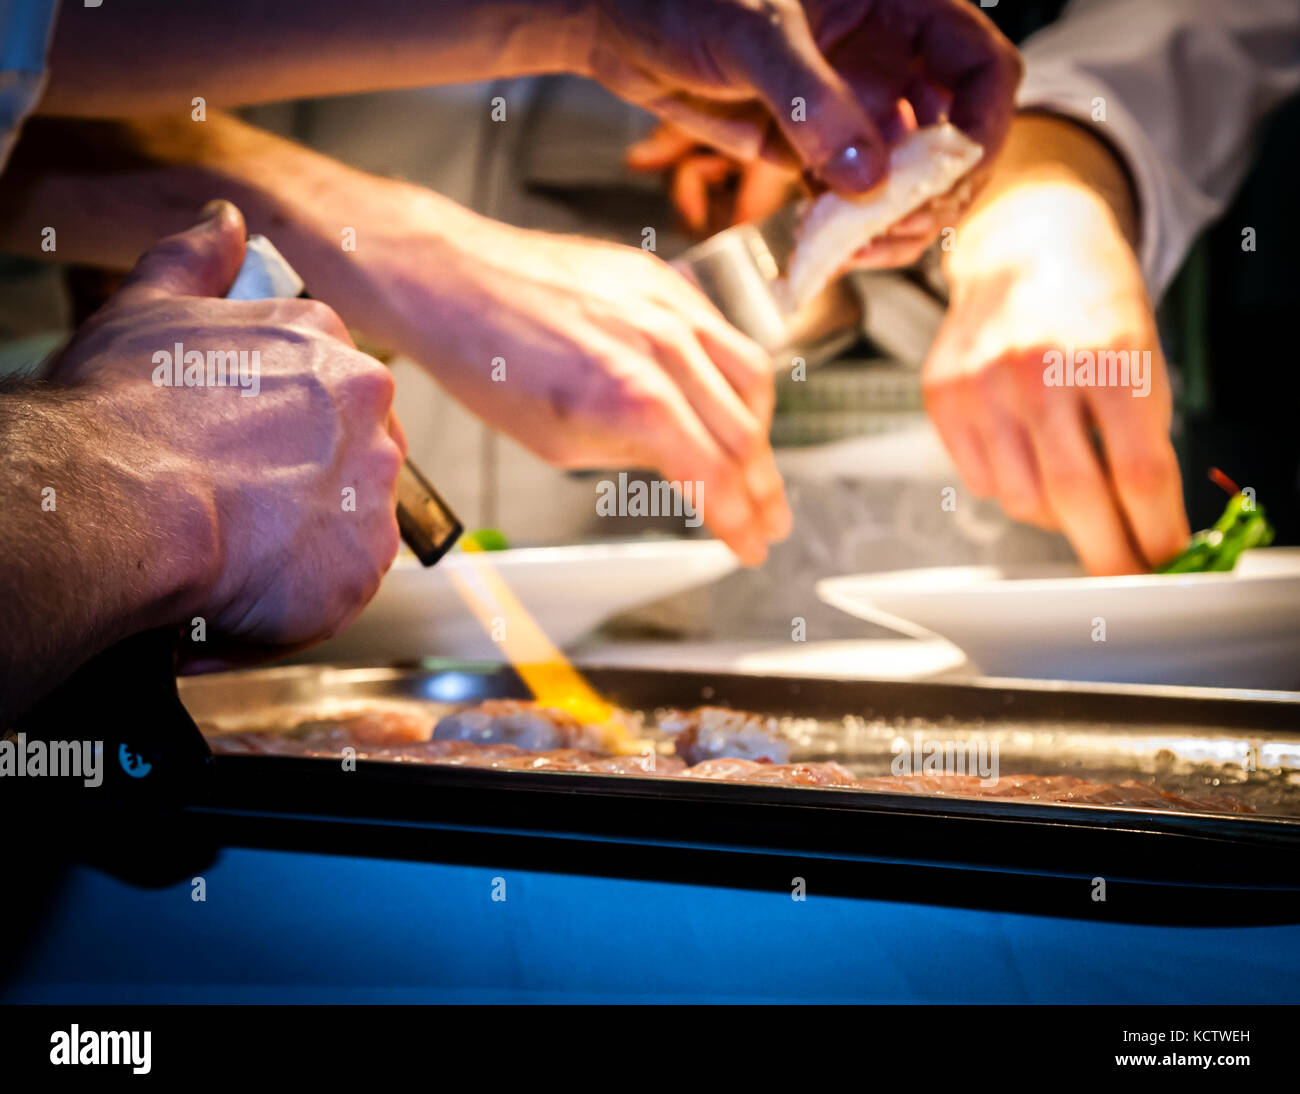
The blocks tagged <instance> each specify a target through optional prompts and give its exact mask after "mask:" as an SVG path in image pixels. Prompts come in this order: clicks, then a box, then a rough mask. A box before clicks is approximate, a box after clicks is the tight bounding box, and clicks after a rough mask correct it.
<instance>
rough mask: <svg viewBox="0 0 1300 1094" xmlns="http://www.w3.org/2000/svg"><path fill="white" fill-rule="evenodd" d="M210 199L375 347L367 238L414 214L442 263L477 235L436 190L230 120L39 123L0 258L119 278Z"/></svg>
mask: <svg viewBox="0 0 1300 1094" xmlns="http://www.w3.org/2000/svg"><path fill="white" fill-rule="evenodd" d="M217 197H222V198H226V199H228V200H230V201H233V202H234V203H235V204H236V205H238V206H239V207H240V209H241V210H242V211H243V213H244V218H245V221H246V222H247V225H248V229H249V231H250V232H260V233H262V234H264V235H266V236H268V237H269V238H270V239H271V240H272V241H273V242H274V243H275V245H276V246H277V247H278V248H279V249H280V251H282V252H283V253H284V255H285V257H286V258H287V259H288V260H289V261H290V262H291V263H292V264H293V265H294V267H295V268H297V269H298V270H299V272H300V273H301V274H302V275H303V277H304V278H306V280H307V284H308V287H309V289H310V291H311V292H312V294H313V295H315V296H317V297H318V298H320V299H322V300H324V301H326V302H327V303H329V304H330V305H331V306H333V307H334V308H335V309H336V310H338V312H339V313H340V314H341V315H342V316H343V317H344V319H345V320H346V321H347V322H348V323H349V325H351V326H353V327H355V328H357V329H360V330H364V331H366V333H367V334H370V335H372V336H375V337H377V338H379V340H380V341H383V334H384V332H383V331H379V330H374V329H371V327H370V323H369V320H370V319H371V317H372V316H374V315H375V314H378V312H379V309H380V305H381V304H382V303H383V301H381V300H378V299H376V298H375V294H376V292H377V291H379V290H377V288H376V287H375V286H374V285H373V284H372V283H371V281H370V280H369V279H367V278H365V277H362V276H359V263H361V262H362V261H363V260H364V258H365V256H366V255H367V254H368V253H369V250H370V248H371V247H372V246H373V234H374V232H375V231H377V230H384V229H385V228H386V227H387V226H392V225H397V224H400V223H403V222H404V220H403V218H404V217H405V216H406V215H407V214H409V213H410V212H411V210H410V209H409V206H410V205H411V204H412V203H416V204H418V205H419V206H420V208H419V210H418V216H419V221H420V223H421V224H422V225H423V226H424V227H425V229H426V230H428V231H433V232H438V233H441V234H442V235H443V236H445V238H446V240H447V253H448V261H449V263H450V256H451V255H452V253H453V251H454V252H456V253H461V252H463V251H464V250H465V249H466V248H469V249H471V250H472V248H473V243H472V240H473V237H474V235H475V233H476V232H478V231H479V230H480V229H481V226H482V225H483V220H482V218H480V217H478V216H476V215H475V214H473V213H472V212H470V211H469V210H467V209H465V208H463V207H462V206H460V205H457V204H456V203H455V202H453V201H451V200H449V199H447V198H444V197H442V196H440V195H438V194H435V193H433V192H432V191H429V190H426V189H424V188H422V187H416V186H411V185H409V184H406V183H399V182H395V181H391V180H387V179H382V178H378V177H376V176H373V175H368V174H365V173H364V172H361V171H358V170H355V169H354V168H351V167H347V166H346V165H344V164H342V163H339V162H338V161H337V160H334V159H331V158H330V157H328V156H323V155H321V154H319V153H317V152H313V151H311V150H310V149H307V148H304V147H302V146H301V145H298V144H295V143H293V142H292V141H288V140H285V139H283V138H281V137H277V136H274V135H272V134H270V133H267V132H265V131H263V130H260V129H257V128H255V127H253V126H250V125H247V124H245V123H243V122H241V121H239V120H237V119H235V118H233V117H231V116H229V115H224V114H219V113H218V114H213V115H210V116H209V117H208V119H207V121H204V122H193V121H190V120H188V119H186V120H177V119H174V118H169V119H137V120H131V121H73V120H67V119H48V118H46V119H35V120H33V121H32V122H29V124H28V125H27V126H26V128H25V129H24V131H23V136H22V139H21V140H20V141H19V143H18V146H17V148H16V149H15V152H14V155H13V158H12V159H11V161H10V164H9V168H8V170H6V172H5V173H4V175H3V176H0V208H4V209H5V210H6V215H5V217H4V218H3V219H0V249H3V250H6V251H9V252H11V253H15V254H23V255H27V256H31V257H35V258H45V259H56V260H59V261H63V262H69V263H77V264H83V265H92V266H99V267H104V268H108V269H120V270H125V269H127V268H129V267H130V266H131V264H132V263H134V262H135V260H136V258H137V257H138V256H139V255H140V253H141V252H142V251H144V250H145V249H146V248H147V247H149V246H150V245H151V244H152V243H153V242H154V241H155V240H157V239H159V238H160V237H162V236H165V235H168V234H170V233H172V232H176V231H179V230H181V229H182V228H184V227H186V226H187V225H189V224H190V223H191V222H192V221H193V219H194V216H195V214H196V213H197V211H198V210H199V209H200V208H201V207H202V206H203V205H205V204H206V203H207V202H208V201H210V200H212V199H213V198H217ZM49 229H53V233H52V234H51V233H50V232H49ZM51 246H53V250H52V251H51V250H50V247H51ZM447 268H448V267H447V266H446V265H443V264H440V265H439V266H438V267H437V268H430V269H429V271H428V274H427V276H428V278H430V279H436V278H437V277H440V276H443V275H444V274H445V273H446V269H447Z"/></svg>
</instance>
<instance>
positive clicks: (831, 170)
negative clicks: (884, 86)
mask: <svg viewBox="0 0 1300 1094" xmlns="http://www.w3.org/2000/svg"><path fill="white" fill-rule="evenodd" d="M779 10H780V11H781V13H782V14H781V15H780V16H779V17H778V18H764V19H762V20H760V21H757V22H756V23H753V24H751V26H752V27H753V30H752V32H751V33H749V34H747V35H743V36H738V37H737V38H736V39H735V43H736V46H735V49H736V52H735V54H734V55H733V58H732V60H733V63H734V64H735V65H736V66H737V68H738V73H737V74H738V75H739V76H741V77H742V78H743V79H745V80H746V81H747V82H748V83H749V84H750V85H751V86H752V87H753V89H754V91H755V93H756V94H757V95H758V96H759V98H761V99H762V100H763V103H764V104H765V105H766V106H767V108H768V110H769V111H771V113H772V117H773V119H774V120H775V121H776V124H777V125H778V126H779V127H780V130H781V133H782V135H783V136H784V137H785V138H786V140H787V141H789V142H790V145H791V146H792V147H793V148H794V150H795V151H796V152H797V153H798V155H799V158H800V160H802V161H803V166H804V168H805V170H807V171H809V172H811V174H812V175H813V176H814V177H815V178H816V179H818V180H819V181H821V182H823V183H825V184H826V185H827V186H829V187H830V188H831V189H832V190H836V191H839V192H840V193H844V194H860V193H863V192H865V191H867V190H870V189H871V188H872V187H874V186H875V185H876V184H877V183H879V182H880V181H881V180H882V179H883V178H884V177H885V175H886V173H887V172H888V170H889V151H888V148H887V147H886V145H885V141H884V139H883V138H882V136H881V134H880V130H879V128H878V127H877V126H876V123H875V122H874V121H872V119H871V116H870V115H869V114H868V113H867V111H866V109H865V108H864V107H863V105H862V104H861V103H859V102H858V99H857V97H856V96H855V95H854V93H853V89H852V88H851V87H849V85H848V84H847V83H846V82H845V81H844V80H843V79H841V77H840V76H839V74H838V73H837V72H836V71H835V69H834V68H832V67H831V65H830V62H829V61H827V60H826V58H825V57H823V56H822V53H821V51H820V50H819V49H818V48H817V43H816V42H815V41H814V40H813V35H812V30H811V29H810V28H809V26H808V22H807V19H806V18H805V17H804V14H803V9H802V8H801V7H799V6H798V5H792V6H791V7H789V8H785V7H782V8H781V9H779Z"/></svg>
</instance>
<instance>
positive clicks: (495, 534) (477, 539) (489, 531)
mask: <svg viewBox="0 0 1300 1094" xmlns="http://www.w3.org/2000/svg"><path fill="white" fill-rule="evenodd" d="M461 542H462V544H463V545H465V546H469V545H470V544H473V546H474V547H477V548H478V549H479V550H480V551H505V550H507V549H508V548H509V547H510V544H509V543H508V542H507V541H506V537H505V536H504V535H503V534H502V533H501V532H500V531H499V530H498V529H496V528H475V529H474V531H472V532H466V533H465V536H464V539H463V540H462V541H461Z"/></svg>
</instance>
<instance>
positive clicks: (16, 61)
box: [0, 0, 59, 170]
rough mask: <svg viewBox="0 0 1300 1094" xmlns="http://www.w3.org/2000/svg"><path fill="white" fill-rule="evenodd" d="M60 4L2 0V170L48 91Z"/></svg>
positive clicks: (43, 0) (55, 0) (50, 0)
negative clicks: (47, 58) (26, 121)
mask: <svg viewBox="0 0 1300 1094" xmlns="http://www.w3.org/2000/svg"><path fill="white" fill-rule="evenodd" d="M58 10H59V0H0V170H3V169H4V165H5V162H6V161H7V160H8V159H9V153H10V152H12V151H13V147H14V144H15V143H16V142H17V140H18V129H19V127H20V126H21V125H22V124H23V119H24V118H25V117H27V115H28V114H30V113H31V112H32V111H33V110H34V109H35V108H36V103H37V102H38V101H39V99H40V97H41V92H42V91H43V90H44V89H45V53H46V51H47V50H48V49H49V44H50V36H51V35H52V34H53V32H54V19H55V16H56V15H57V14H58Z"/></svg>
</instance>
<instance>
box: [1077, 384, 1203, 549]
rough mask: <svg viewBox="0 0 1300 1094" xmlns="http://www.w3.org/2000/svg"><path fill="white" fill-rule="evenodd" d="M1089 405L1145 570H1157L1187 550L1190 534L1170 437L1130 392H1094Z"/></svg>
mask: <svg viewBox="0 0 1300 1094" xmlns="http://www.w3.org/2000/svg"><path fill="white" fill-rule="evenodd" d="M1089 402H1090V405H1091V407H1092V414H1093V421H1094V422H1096V424H1097V427H1098V429H1099V431H1100V433H1101V438H1102V442H1103V444H1104V445H1105V450H1106V465H1107V470H1108V471H1109V473H1110V479H1111V482H1112V484H1113V486H1114V490H1115V493H1116V494H1117V495H1118V497H1119V501H1120V505H1121V506H1122V508H1123V512H1124V516H1125V518H1126V520H1127V523H1128V526H1129V528H1130V529H1132V532H1133V537H1134V539H1136V541H1137V546H1138V548H1139V549H1140V550H1141V552H1142V556H1143V558H1144V559H1145V561H1146V562H1147V564H1148V567H1154V566H1158V565H1159V564H1160V563H1162V562H1164V561H1166V560H1167V559H1169V558H1172V557H1173V556H1174V555H1176V554H1177V553H1178V552H1179V551H1181V550H1182V549H1183V548H1184V547H1186V546H1187V540H1188V537H1189V536H1190V535H1191V527H1190V525H1189V524H1188V520H1187V511H1186V509H1185V508H1184V506H1183V484H1182V476H1181V475H1180V474H1179V471H1178V458H1177V456H1176V455H1175V454H1174V446H1173V444H1172V443H1171V442H1170V440H1169V434H1168V432H1167V430H1166V429H1164V428H1162V427H1161V424H1160V421H1159V415H1151V414H1149V413H1148V411H1149V410H1150V409H1151V408H1150V407H1149V406H1148V405H1147V404H1146V403H1145V401H1144V400H1143V399H1142V398H1141V397H1138V398H1135V397H1134V389H1130V388H1110V389H1106V390H1104V391H1103V390H1102V389H1099V388H1094V389H1091V391H1090V397H1089Z"/></svg>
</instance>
